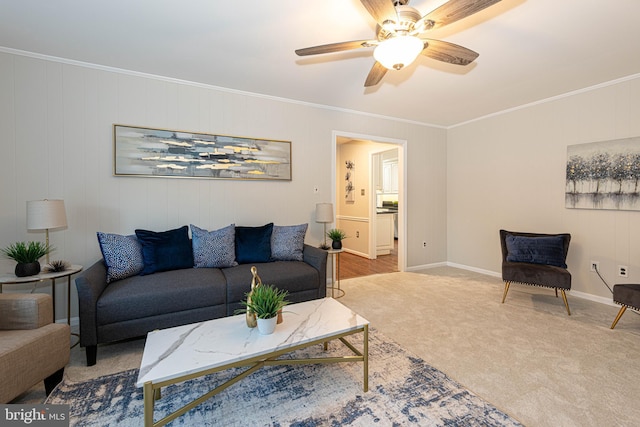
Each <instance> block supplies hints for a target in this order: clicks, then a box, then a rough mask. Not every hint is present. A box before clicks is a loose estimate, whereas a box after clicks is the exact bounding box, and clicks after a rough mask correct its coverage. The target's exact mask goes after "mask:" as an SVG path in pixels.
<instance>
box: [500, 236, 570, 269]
mask: <svg viewBox="0 0 640 427" xmlns="http://www.w3.org/2000/svg"><path fill="white" fill-rule="evenodd" d="M505 243H506V244H507V261H509V262H529V263H532V264H544V265H555V266H556V267H562V268H567V264H566V263H565V259H564V238H563V237H562V236H545V237H526V236H507V238H506V239H505Z"/></svg>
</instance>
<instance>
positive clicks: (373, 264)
mask: <svg viewBox="0 0 640 427" xmlns="http://www.w3.org/2000/svg"><path fill="white" fill-rule="evenodd" d="M394 271H398V241H397V240H396V241H395V245H394V249H393V250H392V251H391V254H389V255H380V256H378V258H377V259H373V260H372V259H367V258H364V257H361V256H358V255H354V254H350V253H348V252H343V253H342V254H340V280H342V279H350V278H352V277H361V276H369V275H371V274H379V273H391V272H394Z"/></svg>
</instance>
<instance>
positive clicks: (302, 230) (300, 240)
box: [271, 224, 309, 261]
mask: <svg viewBox="0 0 640 427" xmlns="http://www.w3.org/2000/svg"><path fill="white" fill-rule="evenodd" d="M308 226H309V224H300V225H286V226H281V225H274V226H273V232H272V233H271V259H273V260H274V261H302V260H303V255H302V251H303V250H304V236H305V234H307V227H308Z"/></svg>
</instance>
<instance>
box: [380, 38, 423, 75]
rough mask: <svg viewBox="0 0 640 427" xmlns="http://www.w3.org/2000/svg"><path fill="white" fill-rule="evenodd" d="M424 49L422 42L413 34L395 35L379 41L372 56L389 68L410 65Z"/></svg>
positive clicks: (394, 68)
mask: <svg viewBox="0 0 640 427" xmlns="http://www.w3.org/2000/svg"><path fill="white" fill-rule="evenodd" d="M423 49H424V42H423V41H422V40H420V39H419V38H417V37H415V36H395V37H392V38H390V39H387V40H385V41H383V42H382V43H380V44H379V45H378V46H377V47H376V48H375V50H374V51H373V57H374V58H375V59H376V61H378V62H379V63H381V64H382V65H383V66H384V67H385V68H387V69H389V70H400V69H401V68H404V67H406V66H407V65H410V64H411V63H412V62H413V61H415V59H416V58H417V57H418V55H419V54H420V52H422V50H423Z"/></svg>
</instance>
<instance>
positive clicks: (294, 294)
mask: <svg viewBox="0 0 640 427" xmlns="http://www.w3.org/2000/svg"><path fill="white" fill-rule="evenodd" d="M253 265H255V266H256V267H257V269H258V274H259V276H260V278H261V279H262V282H263V283H265V284H272V285H274V286H276V287H278V288H280V289H285V290H287V291H288V292H289V297H288V298H287V299H288V300H289V301H290V302H292V303H296V302H302V301H308V300H313V299H317V298H324V297H325V296H326V290H327V289H326V270H327V252H326V251H324V250H322V249H318V248H315V247H313V246H309V245H306V244H305V245H304V250H303V261H274V262H266V263H251V264H240V265H237V266H234V267H229V268H186V269H179V270H170V271H163V272H159V273H153V274H148V275H142V276H138V275H136V276H133V277H128V278H126V279H123V280H118V281H115V282H111V283H109V284H107V281H106V266H105V263H104V260H102V259H101V260H100V261H98V262H96V263H95V264H93V265H92V266H91V267H89V268H88V269H86V270H85V271H84V272H83V273H82V274H81V275H80V276H78V277H77V278H76V280H75V283H76V287H77V289H78V300H79V314H80V345H81V346H82V347H86V352H87V365H88V366H91V365H94V364H95V363H96V357H97V345H98V344H101V343H108V342H113V341H119V340H123V339H128V338H134V337H141V336H144V335H146V334H147V333H148V332H150V331H152V330H155V329H163V328H169V327H173V326H179V325H184V324H188V323H193V322H201V321H204V320H210V319H216V318H220V317H224V316H230V315H233V314H234V311H235V310H236V309H238V308H241V307H242V306H241V304H240V301H242V300H243V299H244V297H245V293H246V292H249V290H250V289H251V279H252V274H251V267H252V266H253Z"/></svg>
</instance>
